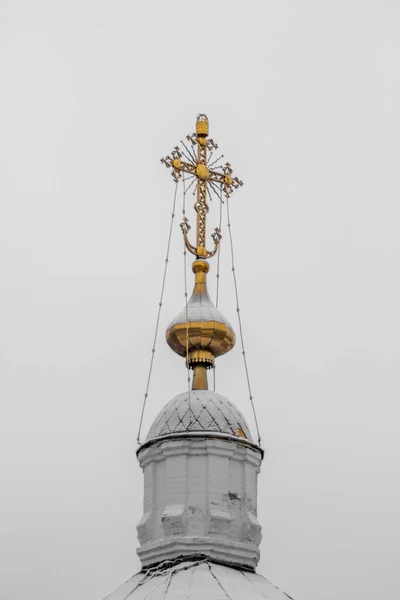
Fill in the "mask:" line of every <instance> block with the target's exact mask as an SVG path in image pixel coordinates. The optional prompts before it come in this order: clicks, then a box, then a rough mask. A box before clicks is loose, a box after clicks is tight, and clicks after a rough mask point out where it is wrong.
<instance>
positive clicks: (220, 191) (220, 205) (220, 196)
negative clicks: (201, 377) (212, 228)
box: [213, 187, 223, 392]
mask: <svg viewBox="0 0 400 600" xmlns="http://www.w3.org/2000/svg"><path fill="white" fill-rule="evenodd" d="M222 204H223V201H222V187H220V188H219V230H220V231H222ZM220 255H221V244H219V246H218V252H217V275H216V277H217V289H216V293H215V308H218V301H219V278H220V270H219V264H220ZM213 388H214V392H215V364H214V368H213Z"/></svg>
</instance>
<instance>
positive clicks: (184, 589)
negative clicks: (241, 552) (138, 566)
mask: <svg viewBox="0 0 400 600" xmlns="http://www.w3.org/2000/svg"><path fill="white" fill-rule="evenodd" d="M127 598H129V600H145V599H146V600H150V599H151V600H165V598H174V599H175V600H202V599H203V598H209V599H210V600H212V599H214V598H218V599H221V600H225V599H230V600H242V599H243V598H247V599H249V600H288V599H290V596H288V595H287V594H285V593H284V592H282V591H281V590H280V589H279V588H277V587H276V586H275V585H273V584H272V583H271V582H270V581H268V579H265V577H262V575H258V574H257V573H250V572H249V571H245V570H241V569H233V568H231V567H226V566H223V565H219V564H215V563H212V562H210V561H208V560H199V561H194V562H181V563H179V564H176V565H175V566H167V565H165V567H164V568H162V566H160V567H156V568H154V569H149V570H148V571H146V572H143V571H142V572H141V573H138V574H137V575H134V576H133V577H132V578H131V579H129V580H128V581H127V582H126V583H124V585H122V586H121V587H120V588H118V589H117V590H115V592H113V593H112V594H110V595H109V596H107V598H105V600H126V599H127Z"/></svg>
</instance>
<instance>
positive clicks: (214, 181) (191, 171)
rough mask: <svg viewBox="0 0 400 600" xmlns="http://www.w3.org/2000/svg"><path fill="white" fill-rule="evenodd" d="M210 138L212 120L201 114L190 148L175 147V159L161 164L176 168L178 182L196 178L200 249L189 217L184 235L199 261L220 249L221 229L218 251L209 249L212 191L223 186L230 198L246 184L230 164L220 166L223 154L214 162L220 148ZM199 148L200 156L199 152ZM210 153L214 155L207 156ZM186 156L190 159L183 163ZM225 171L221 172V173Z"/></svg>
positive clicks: (215, 237) (216, 239)
mask: <svg viewBox="0 0 400 600" xmlns="http://www.w3.org/2000/svg"><path fill="white" fill-rule="evenodd" d="M207 138H208V119H207V117H206V115H198V117H197V121H196V133H194V134H193V135H188V136H186V139H187V140H188V142H190V144H191V146H190V145H188V146H187V145H186V144H185V142H181V144H182V147H181V148H180V147H179V146H175V148H174V149H173V151H172V152H171V156H166V157H165V158H162V159H161V162H162V163H164V164H165V166H166V167H168V168H171V169H172V177H173V178H174V179H175V181H179V179H180V178H181V177H182V173H187V174H188V175H189V179H191V178H192V177H193V178H195V179H196V187H197V199H196V202H195V205H194V208H195V210H196V212H197V235H196V246H192V244H190V242H189V239H188V235H187V234H188V231H189V229H190V226H189V223H188V221H187V219H186V218H185V220H184V222H183V223H182V225H181V227H182V232H183V235H184V239H185V244H186V247H187V249H188V250H189V252H191V253H192V254H194V255H195V256H196V257H197V258H210V257H211V256H214V254H215V253H216V251H217V249H218V245H219V242H220V239H221V232H220V230H219V228H218V227H216V228H215V231H214V233H213V234H212V238H213V241H214V250H212V251H208V250H207V249H206V216H207V213H208V204H207V194H208V196H209V197H210V199H211V191H213V192H215V193H216V194H217V195H218V196H219V189H218V187H220V188H221V189H222V190H223V191H224V192H225V196H226V198H229V196H230V195H231V193H232V192H233V190H234V189H237V188H238V187H240V186H242V185H243V182H242V181H240V180H239V179H238V178H237V177H232V169H231V165H230V164H229V163H225V165H223V166H222V165H220V164H217V163H219V160H220V159H221V158H222V157H223V155H221V156H219V157H218V158H217V159H216V160H212V156H213V153H214V151H215V150H216V149H217V148H218V146H217V144H215V143H214V141H213V140H211V139H207ZM196 147H197V157H196V152H195V149H196ZM207 150H208V151H209V152H210V154H209V156H208V157H207ZM182 157H184V158H185V159H186V161H185V160H182ZM219 169H221V170H219Z"/></svg>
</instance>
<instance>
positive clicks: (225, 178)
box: [209, 163, 243, 198]
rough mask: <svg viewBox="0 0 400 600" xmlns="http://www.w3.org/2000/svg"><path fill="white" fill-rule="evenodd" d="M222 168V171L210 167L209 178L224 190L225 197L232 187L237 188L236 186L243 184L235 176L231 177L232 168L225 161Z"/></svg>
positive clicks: (230, 192) (227, 196)
mask: <svg viewBox="0 0 400 600" xmlns="http://www.w3.org/2000/svg"><path fill="white" fill-rule="evenodd" d="M222 169H223V171H222V173H221V172H220V171H213V170H211V169H210V171H209V173H210V175H209V180H210V181H214V182H215V183H219V184H220V185H221V186H222V188H223V190H224V192H225V196H226V198H229V196H230V195H231V194H232V192H233V190H234V189H236V190H237V188H239V187H241V186H242V185H243V181H240V179H238V178H237V177H232V168H231V165H230V164H229V163H226V165H225V166H224V167H222Z"/></svg>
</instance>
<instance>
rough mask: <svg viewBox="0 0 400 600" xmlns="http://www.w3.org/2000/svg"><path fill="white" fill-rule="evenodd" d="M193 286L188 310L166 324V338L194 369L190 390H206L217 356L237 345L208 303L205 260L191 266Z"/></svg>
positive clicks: (230, 328) (234, 338)
mask: <svg viewBox="0 0 400 600" xmlns="http://www.w3.org/2000/svg"><path fill="white" fill-rule="evenodd" d="M192 268H193V272H194V274H195V286H194V290H193V294H192V297H191V298H190V300H189V302H188V304H187V307H185V308H184V309H183V310H182V311H181V312H180V313H179V315H178V316H177V317H176V318H175V319H174V320H173V321H172V322H171V323H170V324H169V326H168V328H167V332H166V338H167V342H168V344H169V346H170V347H171V348H172V350H173V351H174V352H176V353H177V354H179V356H184V357H186V359H187V364H188V366H189V367H190V368H192V369H194V371H195V373H194V379H193V389H207V379H206V376H205V370H206V369H209V368H210V367H213V366H214V360H215V358H217V357H218V356H222V355H223V354H226V353H227V352H229V350H231V349H232V348H233V346H234V345H235V341H236V336H235V332H234V331H233V328H232V326H231V324H230V323H229V321H227V319H225V318H224V317H223V316H222V314H221V313H220V312H219V310H218V309H217V308H215V306H214V304H213V303H212V301H211V298H210V296H209V295H208V291H207V282H206V276H207V273H208V271H209V268H210V267H209V264H208V262H207V261H206V260H202V259H200V260H195V261H194V263H193V266H192Z"/></svg>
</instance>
